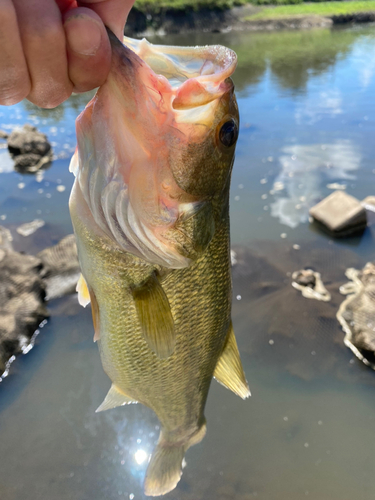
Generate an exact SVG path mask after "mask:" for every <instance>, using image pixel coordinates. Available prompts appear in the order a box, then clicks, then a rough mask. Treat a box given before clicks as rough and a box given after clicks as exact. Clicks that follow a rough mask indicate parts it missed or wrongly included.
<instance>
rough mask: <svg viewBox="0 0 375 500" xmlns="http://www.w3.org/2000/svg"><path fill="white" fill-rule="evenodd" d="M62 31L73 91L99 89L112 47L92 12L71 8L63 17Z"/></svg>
mask: <svg viewBox="0 0 375 500" xmlns="http://www.w3.org/2000/svg"><path fill="white" fill-rule="evenodd" d="M64 29H65V33H66V40H67V53H68V63H69V77H70V80H71V81H72V82H73V85H74V91H75V92H86V91H87V90H91V89H93V88H95V87H99V86H100V85H102V83H104V82H105V80H106V78H107V75H108V73H109V69H110V66H111V47H110V43H109V40H108V35H107V32H106V30H105V27H104V24H103V23H102V21H101V19H100V17H99V16H98V15H97V14H95V12H93V11H92V10H91V9H85V8H77V9H72V10H70V11H68V12H67V13H66V14H65V16H64Z"/></svg>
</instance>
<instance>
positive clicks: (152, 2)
mask: <svg viewBox="0 0 375 500" xmlns="http://www.w3.org/2000/svg"><path fill="white" fill-rule="evenodd" d="M310 1H311V2H312V3H306V2H305V0H136V2H135V6H134V8H135V10H138V11H139V12H142V13H144V14H146V15H147V14H150V15H154V14H158V13H161V12H163V11H164V12H165V11H167V10H173V11H177V12H178V11H184V10H187V9H188V10H193V11H199V10H202V9H221V10H226V9H230V8H232V7H234V6H239V5H245V4H249V3H250V4H254V5H270V6H273V5H275V6H280V7H278V8H275V9H272V10H270V11H268V10H264V11H262V12H260V13H257V14H255V15H254V16H251V19H264V18H269V17H273V16H274V15H275V16H277V17H279V16H293V15H299V14H300V15H310V14H316V15H322V16H330V15H331V16H332V15H341V14H352V13H355V12H368V11H372V10H375V1H374V0H362V1H356V0H354V1H350V2H347V1H330V0H329V1H324V0H323V1H322V0H310ZM291 4H298V5H291ZM284 5H285V7H282V6H284Z"/></svg>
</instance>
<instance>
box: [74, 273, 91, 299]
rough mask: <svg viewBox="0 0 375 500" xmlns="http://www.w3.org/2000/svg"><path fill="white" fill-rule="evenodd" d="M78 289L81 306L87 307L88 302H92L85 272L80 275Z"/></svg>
mask: <svg viewBox="0 0 375 500" xmlns="http://www.w3.org/2000/svg"><path fill="white" fill-rule="evenodd" d="M76 291H77V292H78V302H79V304H80V305H81V306H83V307H86V306H87V304H90V292H89V289H88V288H87V283H86V281H85V278H84V277H83V274H81V275H80V277H79V280H78V282H77V286H76Z"/></svg>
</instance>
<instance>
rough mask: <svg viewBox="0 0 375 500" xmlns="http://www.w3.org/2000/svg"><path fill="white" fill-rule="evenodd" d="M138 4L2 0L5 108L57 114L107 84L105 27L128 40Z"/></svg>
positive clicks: (0, 75) (0, 94)
mask: <svg viewBox="0 0 375 500" xmlns="http://www.w3.org/2000/svg"><path fill="white" fill-rule="evenodd" d="M133 3H134V0H85V1H79V0H0V44H1V51H0V104H3V105H10V104H15V103H17V102H20V101H21V100H22V99H24V98H25V97H26V98H27V99H28V100H29V101H31V102H32V103H34V104H36V105H37V106H40V107H42V108H54V107H56V106H58V105H59V104H61V103H62V102H63V101H65V100H66V99H67V98H68V97H69V96H70V95H71V93H72V92H85V91H88V90H92V89H93V88H95V87H98V86H99V85H101V84H102V83H104V81H105V80H106V78H107V75H108V72H109V68H110V63H111V47H110V44H109V40H108V35H107V32H106V30H105V27H104V25H106V26H108V27H109V28H110V29H111V30H112V31H113V32H114V33H115V34H116V36H117V37H118V38H120V39H121V38H122V36H123V31H124V26H125V22H126V18H127V16H128V13H129V11H130V9H131V7H132V5H133Z"/></svg>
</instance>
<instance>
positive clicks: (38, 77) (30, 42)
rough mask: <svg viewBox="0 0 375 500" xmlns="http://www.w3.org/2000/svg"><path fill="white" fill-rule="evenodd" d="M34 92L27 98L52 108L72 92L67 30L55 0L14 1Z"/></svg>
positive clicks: (39, 104) (41, 105)
mask: <svg viewBox="0 0 375 500" xmlns="http://www.w3.org/2000/svg"><path fill="white" fill-rule="evenodd" d="M13 1H14V5H15V8H16V12H17V17H18V24H19V28H20V33H21V40H22V45H23V50H24V54H25V56H26V61H27V66H28V69H29V74H30V78H31V91H30V93H29V95H28V96H27V98H28V99H29V101H31V102H33V103H34V104H36V105H37V106H40V107H43V108H53V107H55V106H57V105H58V104H60V103H62V102H63V101H65V100H66V99H67V98H68V97H69V96H70V94H71V92H72V88H73V84H72V83H71V81H70V80H69V76H68V61H67V55H66V47H65V32H64V28H63V25H62V19H61V13H60V10H59V8H58V6H57V4H56V3H55V1H54V0H13Z"/></svg>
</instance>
